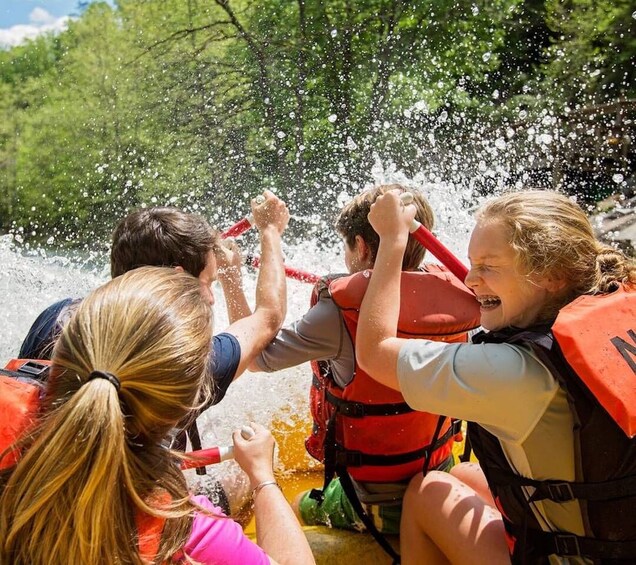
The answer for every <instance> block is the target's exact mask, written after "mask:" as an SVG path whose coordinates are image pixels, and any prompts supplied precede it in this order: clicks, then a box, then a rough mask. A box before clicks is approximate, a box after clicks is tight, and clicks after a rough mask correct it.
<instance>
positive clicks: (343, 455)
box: [336, 448, 365, 467]
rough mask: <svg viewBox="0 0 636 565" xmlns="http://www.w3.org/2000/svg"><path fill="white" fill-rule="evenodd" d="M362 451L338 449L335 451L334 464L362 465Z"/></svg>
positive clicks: (339, 465)
mask: <svg viewBox="0 0 636 565" xmlns="http://www.w3.org/2000/svg"><path fill="white" fill-rule="evenodd" d="M364 459H365V457H364V453H362V451H354V450H345V449H342V448H340V449H338V450H337V451H336V465H337V466H338V467H362V465H363V464H364Z"/></svg>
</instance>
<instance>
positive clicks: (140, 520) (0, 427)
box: [0, 359, 165, 562]
mask: <svg viewBox="0 0 636 565" xmlns="http://www.w3.org/2000/svg"><path fill="white" fill-rule="evenodd" d="M50 365H51V362H50V361H45V360H33V359H12V360H11V361H9V362H8V363H7V365H6V366H5V368H4V369H0V471H1V470H5V469H9V468H11V467H13V466H14V465H15V464H16V463H17V462H18V461H19V460H20V456H21V453H20V452H19V451H18V450H17V449H14V450H10V449H9V448H10V447H11V446H12V445H13V444H14V443H15V442H16V441H17V440H19V439H20V438H21V437H23V436H24V435H25V434H27V433H29V431H30V430H32V429H33V427H34V426H35V425H36V424H37V421H38V417H39V415H40V400H41V395H42V392H43V390H44V382H45V381H46V379H47V377H48V372H49V367H50ZM159 501H160V502H161V501H163V498H161V497H160V499H159ZM135 524H136V525H137V532H138V538H139V540H138V545H139V554H140V556H141V558H142V559H145V560H147V561H148V562H152V561H153V559H154V556H155V555H157V552H158V551H159V544H160V542H161V532H162V531H163V527H164V524H165V520H164V519H163V518H158V517H156V516H150V515H147V514H141V513H139V512H137V513H135Z"/></svg>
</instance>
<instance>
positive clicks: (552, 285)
mask: <svg viewBox="0 0 636 565" xmlns="http://www.w3.org/2000/svg"><path fill="white" fill-rule="evenodd" d="M566 285H567V281H566V280H565V279H563V278H556V277H550V276H548V277H545V278H544V279H543V280H542V281H541V286H542V287H543V288H545V289H546V290H547V291H548V292H552V293H557V292H560V291H562V290H563V289H564V288H565V287H566Z"/></svg>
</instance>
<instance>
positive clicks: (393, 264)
mask: <svg viewBox="0 0 636 565" xmlns="http://www.w3.org/2000/svg"><path fill="white" fill-rule="evenodd" d="M414 217H415V207H414V206H411V205H409V206H404V205H403V204H402V203H401V202H400V199H399V196H398V193H397V192H393V191H390V192H387V193H386V194H383V195H381V196H380V197H378V199H377V200H376V201H375V203H374V204H372V206H371V211H370V212H369V222H370V223H371V226H372V227H373V229H374V230H375V231H376V232H377V233H378V235H379V236H380V245H379V248H378V253H377V256H376V259H375V264H374V266H373V274H372V275H371V280H370V281H369V286H368V288H367V291H366V293H365V295H364V299H363V300H362V304H361V306H360V317H359V321H358V329H357V332H356V358H357V361H358V364H359V365H360V367H361V368H362V369H363V370H364V371H365V372H366V373H368V374H369V375H370V376H371V377H372V378H373V379H375V380H377V381H378V382H379V383H381V384H383V385H385V386H388V387H390V388H392V389H394V390H400V385H399V382H398V378H397V360H398V354H399V352H400V348H401V347H402V344H403V343H404V342H405V341H406V340H405V339H402V338H398V337H396V335H397V324H398V317H399V314H400V279H401V269H402V258H403V256H404V250H405V249H406V244H407V242H408V237H409V225H410V223H411V221H412V220H413V218H414Z"/></svg>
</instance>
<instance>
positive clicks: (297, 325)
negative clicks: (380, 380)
mask: <svg viewBox="0 0 636 565" xmlns="http://www.w3.org/2000/svg"><path fill="white" fill-rule="evenodd" d="M314 360H323V361H329V362H330V365H331V370H332V371H333V375H334V378H335V380H336V382H338V384H339V385H341V386H346V385H347V384H348V382H349V380H350V379H351V376H352V375H353V372H354V368H355V365H354V352H353V345H352V343H351V339H350V338H349V335H348V334H347V331H346V329H345V326H344V323H343V321H342V317H341V315H340V311H339V310H338V307H337V306H336V305H335V304H334V302H333V300H332V299H331V297H330V296H328V293H327V292H321V293H320V295H319V299H318V302H317V303H316V304H315V305H314V306H312V307H311V308H310V309H309V310H308V311H307V313H306V314H305V315H304V316H303V317H302V318H300V319H298V320H296V321H295V322H293V323H292V324H290V325H288V326H286V327H284V328H282V329H281V330H280V331H279V332H278V334H277V335H276V337H275V338H274V339H273V340H272V341H271V343H269V344H268V346H267V347H266V348H265V349H264V350H263V351H262V352H261V353H260V354H259V355H257V356H256V359H255V360H254V362H253V363H252V365H251V366H250V371H265V372H268V373H271V372H274V371H280V370H283V369H287V368H289V367H295V366H297V365H300V364H301V363H305V362H307V361H314Z"/></svg>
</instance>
